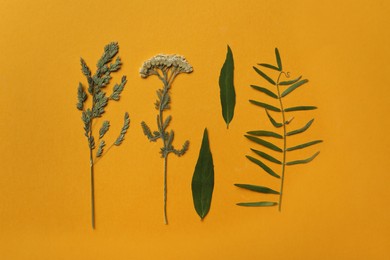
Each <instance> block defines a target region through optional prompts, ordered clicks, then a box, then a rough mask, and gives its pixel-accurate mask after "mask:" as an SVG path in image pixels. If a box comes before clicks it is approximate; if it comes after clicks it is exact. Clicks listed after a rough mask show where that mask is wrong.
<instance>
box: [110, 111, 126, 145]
mask: <svg viewBox="0 0 390 260" xmlns="http://www.w3.org/2000/svg"><path fill="white" fill-rule="evenodd" d="M129 126H130V118H129V113H127V112H126V113H125V117H124V123H123V127H122V130H121V133H120V134H119V136H118V138H117V139H116V141H115V143H114V145H116V146H119V145H121V143H122V142H123V139H124V138H125V135H126V132H127V129H129Z"/></svg>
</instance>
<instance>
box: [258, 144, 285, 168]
mask: <svg viewBox="0 0 390 260" xmlns="http://www.w3.org/2000/svg"><path fill="white" fill-rule="evenodd" d="M251 150H252V151H253V152H254V153H256V154H257V155H258V156H261V157H263V158H264V159H266V160H268V161H270V162H273V163H276V164H282V162H281V161H279V160H278V159H276V158H275V157H273V156H271V155H269V154H266V153H264V152H262V151H258V150H255V149H252V148H251Z"/></svg>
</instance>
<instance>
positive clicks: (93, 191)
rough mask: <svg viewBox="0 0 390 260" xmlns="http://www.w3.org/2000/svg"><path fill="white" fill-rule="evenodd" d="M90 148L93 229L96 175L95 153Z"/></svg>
mask: <svg viewBox="0 0 390 260" xmlns="http://www.w3.org/2000/svg"><path fill="white" fill-rule="evenodd" d="M89 150H90V167H91V211H92V229H95V176H94V169H93V166H94V165H93V154H92V149H89Z"/></svg>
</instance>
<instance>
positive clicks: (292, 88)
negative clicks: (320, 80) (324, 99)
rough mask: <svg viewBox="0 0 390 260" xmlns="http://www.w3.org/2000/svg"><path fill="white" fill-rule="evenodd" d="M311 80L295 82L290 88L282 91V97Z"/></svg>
mask: <svg viewBox="0 0 390 260" xmlns="http://www.w3.org/2000/svg"><path fill="white" fill-rule="evenodd" d="M307 82H309V81H308V80H307V79H303V80H301V81H298V82H297V83H295V84H294V85H292V86H290V87H289V88H288V89H286V90H285V91H283V93H282V97H285V96H287V95H288V94H290V93H291V92H292V91H294V90H295V89H297V88H299V87H300V86H302V85H303V84H305V83H307Z"/></svg>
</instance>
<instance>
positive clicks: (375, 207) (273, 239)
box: [0, 0, 390, 260]
mask: <svg viewBox="0 0 390 260" xmlns="http://www.w3.org/2000/svg"><path fill="white" fill-rule="evenodd" d="M389 13H390V2H389V1H380V0H373V1H362V0H357V1H356V0H355V1H350V0H346V1H336V0H330V1H309V0H290V1H283V0H282V1H269V0H264V1H258V0H256V1H255V0H251V1H220V0H218V1H217V0H216V1H206V0H201V1H177V0H172V1H140V0H131V1H129V0H119V1H101V0H94V1H86V0H84V1H80V0H77V1H75V0H70V1H58V0H51V1H47V0H35V1H21V0H13V1H10V0H3V1H2V3H1V9H0V32H1V36H0V50H1V51H0V57H1V63H0V97H1V101H0V259H4V260H7V259H11V260H19V259H39V260H41V259H83V260H84V259H94V260H98V259H354V260H355V259H390V224H389V223H390V221H389V219H390V206H389V205H390V203H389V201H390V189H389V184H390V164H389V154H390V148H389V147H390V137H389V131H390V123H389V116H388V115H389V112H390V73H389V71H390V66H389V61H390V34H389V29H390V28H389V24H390V18H389ZM111 41H118V42H119V46H120V51H119V56H120V57H121V58H122V60H123V68H122V69H121V70H120V71H119V72H118V73H115V74H113V75H115V76H114V78H113V81H112V83H114V82H119V80H120V78H121V76H122V75H127V77H128V83H127V85H126V87H125V90H124V91H123V93H122V96H121V100H120V102H117V103H116V102H113V103H110V104H109V105H108V107H107V113H106V114H105V117H104V119H108V120H111V125H112V127H111V129H110V131H109V132H108V134H107V139H106V142H107V143H110V142H112V141H114V139H115V137H116V135H117V133H119V131H120V128H121V124H122V122H123V113H124V112H125V111H128V112H129V114H130V118H131V125H130V129H129V131H128V135H127V136H126V138H125V141H124V143H123V144H122V146H121V147H114V148H113V149H111V150H110V152H109V153H108V154H107V155H106V156H105V157H104V158H103V159H102V160H101V161H99V162H98V163H97V164H96V168H95V171H96V179H95V181H96V183H95V186H96V225H97V229H96V230H95V231H93V230H92V229H91V219H90V218H91V216H90V186H89V185H90V179H89V161H88V156H89V155H88V146H87V141H86V139H85V137H84V136H83V125H82V122H81V113H80V111H78V110H77V109H76V102H77V86H78V82H79V81H81V82H83V83H84V84H85V83H86V81H85V79H84V77H83V75H82V73H81V71H80V64H79V58H80V57H83V58H84V59H85V60H86V62H87V64H88V65H89V66H90V67H91V68H93V69H95V64H96V62H97V60H98V58H99V57H100V55H101V54H102V52H103V47H104V46H105V45H106V44H107V43H109V42H111ZM227 44H229V46H230V47H231V48H232V51H233V55H234V59H235V87H236V93H237V104H236V110H235V115H234V118H233V121H232V122H231V123H230V126H229V130H226V125H225V122H224V121H223V118H222V114H221V106H220V100H219V86H218V78H219V72H220V69H221V67H222V64H223V62H224V59H225V56H226V47H227ZM275 47H278V48H279V51H280V54H281V57H282V61H283V65H284V68H285V69H286V70H288V71H290V73H291V76H292V77H294V76H298V75H300V74H303V75H304V77H305V78H308V79H309V80H310V82H309V84H306V85H304V86H302V87H301V88H299V89H297V90H296V91H294V93H292V94H291V96H290V95H289V97H287V98H286V104H289V105H291V106H293V105H316V106H318V107H319V109H318V110H315V111H309V112H297V113H295V114H294V116H295V119H294V121H293V122H292V124H291V127H293V126H294V127H297V128H298V127H301V126H303V125H304V124H305V123H306V122H307V121H309V120H310V119H311V118H315V121H314V124H313V125H312V127H311V128H310V130H309V131H307V132H305V133H304V134H301V135H299V136H295V137H291V144H299V143H301V142H306V141H310V140H313V139H317V138H318V139H323V140H324V143H322V144H319V145H317V146H316V147H312V148H310V149H309V148H308V149H307V150H302V151H299V152H296V153H295V154H294V155H293V156H294V159H300V158H304V157H308V156H310V155H311V154H313V153H314V152H315V151H317V149H319V150H321V153H320V155H319V156H318V157H317V158H316V159H315V160H314V161H313V162H311V163H310V164H308V165H302V166H295V167H289V168H288V170H287V175H286V180H285V194H284V201H283V210H282V212H281V213H279V212H278V211H277V208H276V207H275V208H243V207H238V206H236V205H235V203H237V202H242V201H258V200H267V199H269V198H271V197H269V196H268V197H267V196H266V195H262V194H256V193H253V192H250V191H245V190H241V189H239V188H237V187H235V186H233V184H234V183H251V184H257V185H265V186H270V187H272V188H275V189H278V185H279V183H278V182H277V181H275V179H273V178H272V177H270V176H269V175H267V174H266V173H264V172H262V171H261V170H260V169H259V168H258V167H256V165H254V164H252V163H251V162H250V161H249V160H247V159H246V158H245V155H247V154H250V150H249V149H250V147H254V145H253V144H252V143H250V142H249V141H248V140H246V139H245V137H244V136H243V135H244V134H245V133H246V132H247V131H250V130H259V129H272V127H271V126H270V124H269V122H268V119H267V118H266V115H265V114H264V110H262V109H260V108H258V107H255V106H254V105H252V104H250V103H249V102H248V100H249V99H255V100H262V99H263V100H268V99H264V95H262V94H261V93H259V92H256V91H255V90H253V89H251V88H250V85H251V84H254V85H261V86H265V85H266V82H265V81H264V80H262V79H261V78H260V77H259V76H258V75H256V73H255V72H254V71H253V69H252V66H254V65H256V64H257V63H261V62H267V63H275V57H274V48H275ZM158 53H166V54H172V53H177V54H181V55H184V56H185V57H186V58H187V59H188V61H189V62H190V64H191V65H192V66H193V67H194V72H193V73H192V74H189V75H180V76H179V77H178V78H177V79H176V80H175V82H174V85H173V88H172V110H171V114H172V116H173V120H172V122H171V127H172V129H174V130H175V133H176V135H175V142H174V143H175V144H176V145H177V146H180V145H181V144H182V143H183V142H184V141H185V140H186V139H189V140H190V142H191V144H190V149H189V151H188V152H187V154H186V155H185V156H183V157H181V158H177V157H174V156H170V158H169V166H168V218H169V222H170V224H169V225H168V226H165V225H164V224H163V190H162V187H163V185H162V184H163V182H162V181H163V179H162V177H163V175H162V170H163V160H162V159H161V158H160V157H159V154H158V151H159V148H160V146H161V143H150V142H149V141H148V140H147V139H146V138H145V136H144V135H143V133H142V130H141V127H140V122H141V121H142V120H145V121H146V122H148V123H149V125H150V126H151V127H152V126H153V127H154V126H155V114H156V111H155V110H154V105H153V103H154V101H155V91H156V90H157V89H158V88H159V87H160V81H159V80H158V79H157V78H156V77H150V78H148V79H142V78H141V77H140V75H139V73H138V71H139V68H140V67H141V65H142V62H143V61H144V60H146V59H148V58H150V57H152V56H153V55H156V54H158ZM112 86H113V84H112V85H111V87H112ZM270 102H271V101H270ZM100 123H101V121H100ZM205 127H207V128H208V130H209V137H210V147H211V150H212V153H213V158H214V165H215V189H214V195H213V200H212V205H211V210H210V212H209V214H208V216H207V217H206V218H205V220H204V221H203V222H202V221H200V219H199V217H198V216H197V214H196V212H195V210H194V208H193V203H192V195H191V179H192V174H193V171H194V167H195V164H196V160H197V156H198V153H199V148H200V144H201V138H202V133H203V129H204V128H205ZM95 129H98V125H96V127H95ZM96 131H97V130H96Z"/></svg>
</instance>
